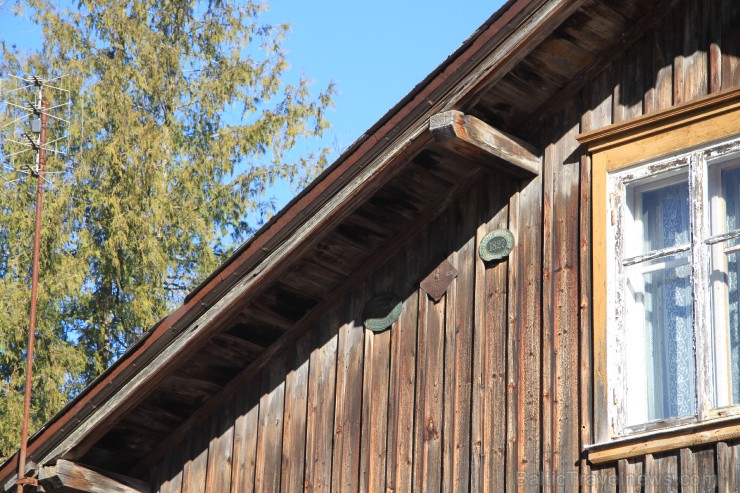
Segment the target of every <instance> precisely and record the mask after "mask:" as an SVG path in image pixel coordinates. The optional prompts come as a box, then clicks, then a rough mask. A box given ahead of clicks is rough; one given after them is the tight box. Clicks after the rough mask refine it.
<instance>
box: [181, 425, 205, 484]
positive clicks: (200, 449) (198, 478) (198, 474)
mask: <svg viewBox="0 0 740 493" xmlns="http://www.w3.org/2000/svg"><path fill="white" fill-rule="evenodd" d="M209 432H210V423H209V422H208V421H206V422H204V423H203V424H201V425H200V426H198V427H197V428H195V429H194V430H192V431H191V432H190V433H189V434H188V440H187V445H186V447H187V449H188V451H189V460H188V461H187V462H186V463H185V467H184V468H183V478H182V491H183V493H202V492H204V491H206V470H207V466H208V442H209V440H208V438H209V434H210V433H209Z"/></svg>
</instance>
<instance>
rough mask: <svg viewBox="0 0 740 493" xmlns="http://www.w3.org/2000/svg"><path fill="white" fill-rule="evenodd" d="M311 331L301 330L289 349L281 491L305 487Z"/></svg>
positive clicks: (295, 490)
mask: <svg viewBox="0 0 740 493" xmlns="http://www.w3.org/2000/svg"><path fill="white" fill-rule="evenodd" d="M311 342H313V338H312V334H311V333H310V332H309V333H306V334H304V335H303V336H302V337H301V338H300V339H299V340H298V341H297V342H296V343H295V345H294V346H293V347H292V348H291V350H290V351H289V352H288V362H289V366H288V368H289V369H290V371H289V372H288V374H287V376H286V377H285V417H284V421H283V453H282V465H281V479H280V491H287V492H298V491H303V489H304V471H305V458H306V405H307V400H308V399H307V394H308V372H309V348H310V345H311Z"/></svg>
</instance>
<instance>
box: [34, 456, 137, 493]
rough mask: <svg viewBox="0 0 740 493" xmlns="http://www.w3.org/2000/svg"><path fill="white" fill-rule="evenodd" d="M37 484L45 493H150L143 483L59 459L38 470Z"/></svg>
mask: <svg viewBox="0 0 740 493" xmlns="http://www.w3.org/2000/svg"><path fill="white" fill-rule="evenodd" d="M38 482H39V484H40V485H41V486H43V487H44V491H46V492H47V493H53V492H54V491H58V490H59V491H65V492H75V493H111V492H116V493H150V492H151V487H150V485H149V484H148V483H146V482H145V481H142V480H140V479H135V478H129V477H126V476H123V475H120V474H113V473H103V472H100V471H95V470H92V469H89V468H87V467H85V466H82V465H80V464H76V463H74V462H71V461H68V460H64V459H59V460H58V461H57V463H56V464H55V465H53V466H44V467H42V468H41V469H40V470H39V478H38Z"/></svg>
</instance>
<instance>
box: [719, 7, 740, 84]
mask: <svg viewBox="0 0 740 493" xmlns="http://www.w3.org/2000/svg"><path fill="white" fill-rule="evenodd" d="M721 1H722V6H721V8H722V13H721V17H722V89H730V88H733V87H737V86H739V85H740V29H738V27H737V24H738V22H740V2H737V0H721Z"/></svg>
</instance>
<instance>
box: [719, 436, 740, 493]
mask: <svg viewBox="0 0 740 493" xmlns="http://www.w3.org/2000/svg"><path fill="white" fill-rule="evenodd" d="M717 487H718V491H721V492H724V491H728V492H729V491H731V492H733V493H737V492H738V491H740V454H738V445H737V444H732V443H726V442H719V443H718V444H717Z"/></svg>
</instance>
